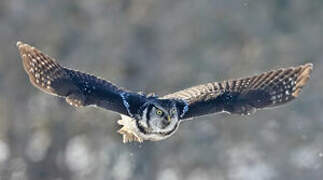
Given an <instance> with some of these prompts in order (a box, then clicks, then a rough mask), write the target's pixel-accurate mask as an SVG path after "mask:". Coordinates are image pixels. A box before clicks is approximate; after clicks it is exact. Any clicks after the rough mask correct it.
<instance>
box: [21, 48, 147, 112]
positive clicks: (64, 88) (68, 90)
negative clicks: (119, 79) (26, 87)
mask: <svg viewBox="0 0 323 180" xmlns="http://www.w3.org/2000/svg"><path fill="white" fill-rule="evenodd" d="M17 47H18V49H19V52H20V55H21V58H22V61H23V66H24V69H25V71H26V72H27V74H28V76H29V79H30V82H31V83H32V84H33V85H34V86H36V87H37V88H39V89H40V90H42V91H44V92H46V93H49V94H52V95H56V96H60V97H64V98H65V99H66V101H67V102H68V103H69V104H70V105H72V106H75V107H81V106H88V105H97V106H99V107H102V108H105V109H108V110H112V111H116V112H119V113H121V114H125V115H128V116H132V114H133V113H135V112H137V109H138V108H139V107H140V106H141V104H143V103H145V102H146V97H145V96H142V95H140V94H137V93H132V92H129V91H126V90H124V89H122V88H120V87H117V86H116V85H113V84H112V83H110V82H108V81H105V80H103V79H100V78H98V77H95V76H93V75H90V74H86V73H82V72H79V71H75V70H71V69H68V68H65V67H62V66H61V65H59V64H58V63H57V62H56V61H55V60H54V59H53V58H51V57H49V56H47V55H46V54H44V53H42V52H41V51H39V50H38V49H36V48H34V47H32V46H29V45H28V44H23V43H21V42H18V43H17Z"/></svg>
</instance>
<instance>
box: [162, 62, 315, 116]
mask: <svg viewBox="0 0 323 180" xmlns="http://www.w3.org/2000/svg"><path fill="white" fill-rule="evenodd" d="M312 68H313V65H312V64H310V63H309V64H305V65H301V66H298V67H289V68H284V69H278V70H273V71H269V72H265V73H262V74H259V75H255V76H251V77H246V78H241V79H237V80H228V81H223V82H213V83H207V84H202V85H198V86H194V87H191V88H188V89H184V90H182V91H178V92H175V93H173V94H169V95H166V96H165V97H163V98H166V99H167V98H169V99H179V100H182V101H183V100H184V101H185V102H186V103H187V108H186V110H187V111H186V112H185V114H184V115H183V116H182V118H183V119H187V118H191V117H194V116H200V115H205V114H210V113H216V112H222V111H225V112H229V113H234V114H241V115H243V114H250V113H253V112H255V110H256V109H261V108H266V107H275V106H278V105H281V104H285V103H287V102H289V101H291V100H293V99H295V98H296V97H297V96H298V95H299V93H300V91H301V89H302V88H303V86H304V85H305V84H306V82H307V81H308V79H309V77H310V73H311V71H312Z"/></svg>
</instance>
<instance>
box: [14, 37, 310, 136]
mask: <svg viewBox="0 0 323 180" xmlns="http://www.w3.org/2000/svg"><path fill="white" fill-rule="evenodd" d="M17 47H18V49H19V51H20V55H21V58H22V61H23V66H24V69H25V71H26V72H27V74H28V76H29V79H30V81H31V83H32V84H33V85H34V86H36V87H37V88H39V89H40V90H42V91H44V92H46V93H49V94H52V95H55V96H60V97H63V98H65V99H66V101H67V103H69V104H70V105H72V106H74V107H83V106H89V105H95V106H98V107H101V108H104V109H108V110H111V111H115V112H118V113H120V114H121V120H119V121H118V123H119V124H121V125H122V126H123V127H122V128H121V129H120V130H119V131H118V132H119V133H120V134H122V135H123V142H131V141H138V142H143V141H144V140H152V141H159V140H163V139H166V138H168V137H170V136H171V135H173V134H174V133H175V131H176V130H177V128H178V126H179V124H180V123H181V122H182V121H184V120H186V119H191V118H193V117H196V116H202V115H206V114H211V113H217V112H227V113H231V114H239V115H249V114H251V113H254V112H255V111H256V109H263V108H267V107H275V106H278V105H281V104H285V103H287V102H289V101H291V100H293V99H295V98H296V97H298V95H299V93H300V91H301V89H302V88H303V86H304V85H305V84H306V82H307V81H308V79H309V77H310V73H311V71H312V68H313V65H312V64H310V63H308V64H305V65H300V66H297V67H289V68H282V69H277V70H272V71H268V72H265V73H262V74H259V75H254V76H250V77H245V78H240V79H235V80H227V81H222V82H211V83H206V84H202V85H198V86H194V87H191V88H188V89H184V90H181V91H178V92H175V93H172V94H169V95H166V96H163V97H157V96H155V95H150V96H149V95H144V94H142V93H136V92H131V91H128V90H125V89H123V88H120V87H118V86H116V85H114V84H112V83H111V82H108V81H105V80H103V79H101V78H98V77H96V76H94V75H90V74H87V73H83V72H79V71H76V70H72V69H68V68H65V67H63V66H61V65H59V64H58V63H57V61H56V60H54V59H53V58H51V57H49V56H48V55H46V54H44V53H42V52H41V51H40V50H38V49H36V48H34V47H32V46H30V45H28V44H24V43H22V42H17Z"/></svg>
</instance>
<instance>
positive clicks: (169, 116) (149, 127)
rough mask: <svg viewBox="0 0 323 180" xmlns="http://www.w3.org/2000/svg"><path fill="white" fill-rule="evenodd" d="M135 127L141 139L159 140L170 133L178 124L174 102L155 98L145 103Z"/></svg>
mask: <svg viewBox="0 0 323 180" xmlns="http://www.w3.org/2000/svg"><path fill="white" fill-rule="evenodd" d="M136 122H137V127H138V130H139V132H141V134H142V137H143V139H150V140H156V141H157V140H161V139H165V138H167V137H169V136H170V135H172V134H173V133H174V132H175V130H176V129H177V127H178V125H179V116H178V109H177V107H176V103H175V102H172V101H170V100H160V99H156V100H153V101H151V102H149V103H147V104H146V105H145V107H144V109H143V111H142V116H141V118H139V119H138V120H137V121H136Z"/></svg>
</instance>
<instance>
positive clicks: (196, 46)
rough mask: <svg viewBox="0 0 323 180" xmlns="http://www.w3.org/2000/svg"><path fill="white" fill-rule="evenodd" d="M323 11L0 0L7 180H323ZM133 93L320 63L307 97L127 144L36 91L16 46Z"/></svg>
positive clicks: (121, 0)
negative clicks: (157, 139) (24, 46)
mask: <svg viewBox="0 0 323 180" xmlns="http://www.w3.org/2000/svg"><path fill="white" fill-rule="evenodd" d="M322 9H323V1H321V0H271V1H268V0H91V1H89V0H56V1H49V0H1V1H0V48H1V49H0V179H1V180H25V179H26V180H27V179H28V180H47V179H48V180H68V179H74V180H87V179H93V180H109V179H116V180H127V179H129V180H133V179H145V180H153V179H157V180H181V179H185V180H186V179H187V180H206V179H212V180H213V179H217V180H288V179H292V180H304V179H308V180H321V179H322V177H323V111H322V110H323V109H322V106H323V93H322V90H323V81H322V77H323V70H322V68H323V11H322ZM18 40H20V41H23V42H27V43H30V44H32V45H33V46H36V47H38V48H39V49H41V50H42V51H44V52H46V53H47V54H49V55H50V56H52V57H55V58H57V59H59V60H60V62H61V64H63V65H66V66H68V67H73V68H77V69H79V70H82V71H86V72H90V73H93V74H96V75H99V76H101V77H104V78H105V79H108V80H110V81H112V82H115V83H117V84H119V85H121V86H123V87H126V88H128V89H131V90H135V91H141V90H142V91H145V92H156V93H157V94H160V95H164V94H166V93H167V92H173V91H176V90H179V89H182V88H186V87H189V86H192V85H196V84H199V83H204V82H210V81H221V80H224V79H230V78H237V77H240V76H249V75H253V74H255V73H259V72H262V71H267V70H270V69H274V68H278V67H288V66H293V65H299V64H303V63H305V62H313V63H314V65H315V67H314V72H313V74H312V78H311V80H310V81H309V83H308V84H307V86H306V87H305V89H304V91H303V93H302V94H301V96H300V98H299V99H297V100H295V101H293V102H292V103H290V104H289V105H288V106H283V107H281V108H278V109H273V110H266V111H258V112H257V113H256V114H255V115H252V116H249V117H239V116H229V115H225V114H219V115H210V116H206V117H202V118H196V119H195V120H194V121H189V122H186V123H183V124H182V125H181V126H180V128H179V130H178V131H177V133H176V134H175V135H174V136H172V137H171V138H169V139H167V140H165V141H160V142H145V143H143V144H138V143H131V144H122V138H121V136H120V135H119V134H117V133H116V131H117V129H118V128H119V126H118V125H117V123H116V120H117V119H119V115H118V114H116V113H113V112H110V111H104V110H102V109H95V108H85V109H74V108H73V107H71V106H69V105H67V104H66V103H65V101H64V100H63V99H59V98H56V97H53V96H49V95H46V94H44V93H42V92H40V91H39V90H37V89H36V88H34V87H33V86H32V85H31V84H30V83H29V81H28V78H27V76H26V74H25V72H24V71H23V68H22V65H21V60H20V57H19V55H18V51H17V48H16V47H15V44H16V41H18Z"/></svg>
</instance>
